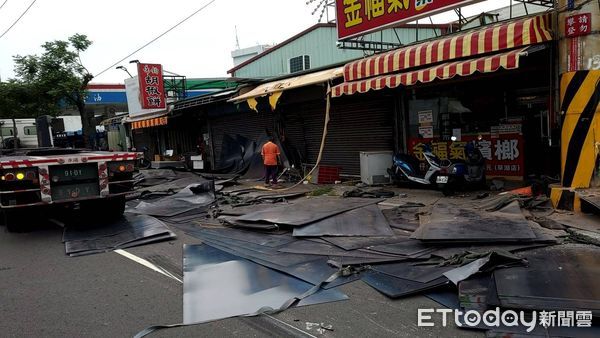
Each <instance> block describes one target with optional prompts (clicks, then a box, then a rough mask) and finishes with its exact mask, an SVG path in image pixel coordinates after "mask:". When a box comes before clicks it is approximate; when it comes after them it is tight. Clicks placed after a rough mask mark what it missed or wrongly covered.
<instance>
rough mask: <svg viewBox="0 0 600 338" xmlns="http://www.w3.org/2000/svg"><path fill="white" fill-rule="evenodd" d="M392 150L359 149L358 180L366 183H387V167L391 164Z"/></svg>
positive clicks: (388, 179)
mask: <svg viewBox="0 0 600 338" xmlns="http://www.w3.org/2000/svg"><path fill="white" fill-rule="evenodd" d="M392 156H393V152H392V151H361V152H360V180H361V181H362V182H363V183H365V184H368V185H376V184H388V183H390V175H389V174H388V172H387V169H388V168H389V167H391V166H392Z"/></svg>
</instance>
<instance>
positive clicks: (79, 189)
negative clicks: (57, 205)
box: [52, 182, 100, 201]
mask: <svg viewBox="0 0 600 338" xmlns="http://www.w3.org/2000/svg"><path fill="white" fill-rule="evenodd" d="M95 196H100V187H99V186H98V183H97V182H93V183H80V184H66V185H59V186H56V187H53V188H52V200H54V201H64V200H70V199H77V198H83V197H95Z"/></svg>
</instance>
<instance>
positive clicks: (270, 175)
mask: <svg viewBox="0 0 600 338" xmlns="http://www.w3.org/2000/svg"><path fill="white" fill-rule="evenodd" d="M271 179H272V180H273V183H274V184H277V166H276V165H265V184H269V183H271Z"/></svg>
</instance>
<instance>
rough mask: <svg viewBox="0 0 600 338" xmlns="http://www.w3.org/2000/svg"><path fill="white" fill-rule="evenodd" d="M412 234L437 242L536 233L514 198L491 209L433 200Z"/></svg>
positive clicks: (530, 237)
mask: <svg viewBox="0 0 600 338" xmlns="http://www.w3.org/2000/svg"><path fill="white" fill-rule="evenodd" d="M422 220H423V218H422ZM411 238H415V239H420V240H423V241H438V242H475V241H478V242H479V241H488V242H489V241H502V242H515V241H516V242H518V241H523V240H526V241H531V240H534V239H536V235H535V233H534V232H533V231H532V230H531V227H530V226H529V223H528V221H527V220H526V219H525V217H524V216H523V214H522V213H521V208H520V207H519V203H518V202H517V201H513V202H511V203H510V204H509V205H508V206H506V207H504V208H502V209H501V210H498V211H494V212H485V211H479V210H475V209H466V208H462V207H457V206H453V205H446V204H436V205H434V206H433V208H432V210H431V215H430V216H429V217H428V218H427V221H426V222H422V223H421V226H420V227H419V229H417V231H416V232H415V233H413V235H412V236H411Z"/></svg>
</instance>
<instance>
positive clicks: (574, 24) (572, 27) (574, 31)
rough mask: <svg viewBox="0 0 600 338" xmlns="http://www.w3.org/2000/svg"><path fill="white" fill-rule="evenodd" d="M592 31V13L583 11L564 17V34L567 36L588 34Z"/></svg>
mask: <svg viewBox="0 0 600 338" xmlns="http://www.w3.org/2000/svg"><path fill="white" fill-rule="evenodd" d="M591 32H592V14H591V13H584V14H577V15H572V16H568V17H566V18H565V36H566V37H568V38H572V37H576V36H582V35H588V34H590V33H591Z"/></svg>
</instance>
